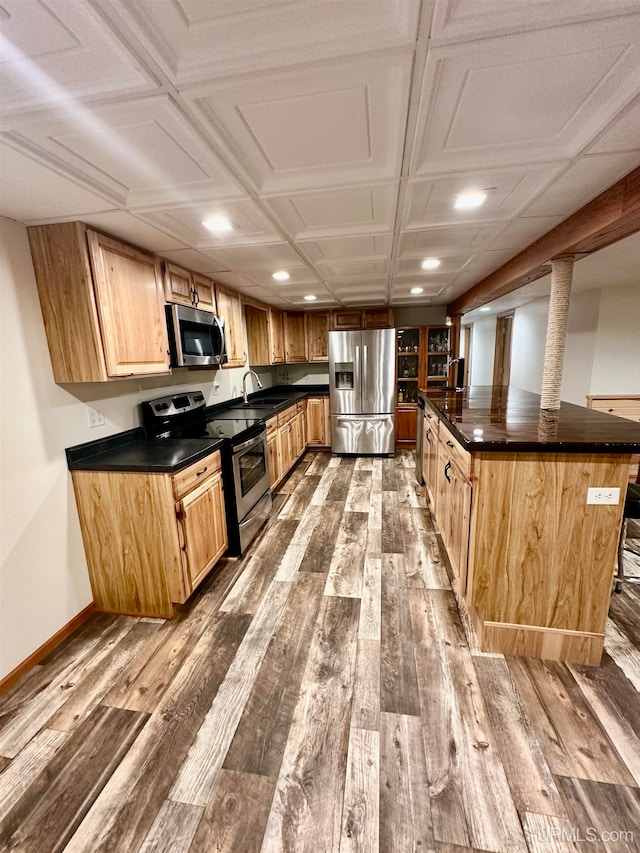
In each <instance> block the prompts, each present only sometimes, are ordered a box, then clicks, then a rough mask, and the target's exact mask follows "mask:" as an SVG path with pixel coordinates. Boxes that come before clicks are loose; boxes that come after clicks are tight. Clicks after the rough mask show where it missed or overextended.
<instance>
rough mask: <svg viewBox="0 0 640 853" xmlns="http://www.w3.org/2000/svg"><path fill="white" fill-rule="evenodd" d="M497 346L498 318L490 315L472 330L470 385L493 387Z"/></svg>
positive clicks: (475, 323)
mask: <svg viewBox="0 0 640 853" xmlns="http://www.w3.org/2000/svg"><path fill="white" fill-rule="evenodd" d="M495 346H496V317H495V314H490V315H488V316H487V317H482V319H478V320H476V321H475V322H474V324H473V328H472V330H471V353H472V355H471V373H470V376H469V384H470V385H491V383H492V382H493V357H494V353H495Z"/></svg>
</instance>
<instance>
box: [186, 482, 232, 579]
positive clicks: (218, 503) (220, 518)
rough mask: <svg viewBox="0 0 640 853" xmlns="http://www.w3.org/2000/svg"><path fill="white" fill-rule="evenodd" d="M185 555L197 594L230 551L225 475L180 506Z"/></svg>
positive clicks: (192, 495)
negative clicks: (224, 494) (204, 579)
mask: <svg viewBox="0 0 640 853" xmlns="http://www.w3.org/2000/svg"><path fill="white" fill-rule="evenodd" d="M178 518H179V521H180V528H181V533H182V552H183V554H184V563H185V568H186V572H187V576H188V581H189V583H190V585H191V591H193V590H194V589H195V588H196V586H197V585H198V584H199V583H200V581H201V580H202V579H203V578H204V576H205V575H206V574H207V572H208V571H209V570H210V569H211V568H212V567H213V565H214V564H215V563H216V562H217V561H218V559H219V558H220V557H221V556H222V555H223V554H224V552H225V550H226V548H227V527H226V522H225V512H224V499H223V495H222V476H221V475H220V474H215V475H214V476H213V477H210V478H209V479H208V480H207V481H206V482H205V483H203V484H202V485H201V486H198V488H197V489H194V490H193V491H192V492H189V494H188V495H186V497H184V498H183V499H182V500H181V501H180V503H179V504H178Z"/></svg>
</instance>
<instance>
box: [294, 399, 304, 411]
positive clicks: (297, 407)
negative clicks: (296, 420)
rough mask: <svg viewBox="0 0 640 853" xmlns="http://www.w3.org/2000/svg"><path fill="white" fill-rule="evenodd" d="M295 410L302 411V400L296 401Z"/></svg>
mask: <svg viewBox="0 0 640 853" xmlns="http://www.w3.org/2000/svg"><path fill="white" fill-rule="evenodd" d="M296 412H304V400H298V402H297V403H296Z"/></svg>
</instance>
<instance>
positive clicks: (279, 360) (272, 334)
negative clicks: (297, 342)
mask: <svg viewBox="0 0 640 853" xmlns="http://www.w3.org/2000/svg"><path fill="white" fill-rule="evenodd" d="M269 349H270V352H271V364H284V360H285V355H284V354H285V348H284V314H283V313H282V311H278V310H277V309H276V308H270V309H269Z"/></svg>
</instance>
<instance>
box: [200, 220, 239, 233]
mask: <svg viewBox="0 0 640 853" xmlns="http://www.w3.org/2000/svg"><path fill="white" fill-rule="evenodd" d="M202 224H203V225H204V227H205V228H207V229H208V230H209V231H213V233H214V234H224V233H225V232H226V231H233V225H232V224H231V222H230V220H228V219H227V217H226V216H212V217H211V219H205V220H203V222H202Z"/></svg>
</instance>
